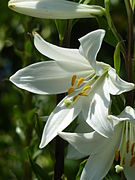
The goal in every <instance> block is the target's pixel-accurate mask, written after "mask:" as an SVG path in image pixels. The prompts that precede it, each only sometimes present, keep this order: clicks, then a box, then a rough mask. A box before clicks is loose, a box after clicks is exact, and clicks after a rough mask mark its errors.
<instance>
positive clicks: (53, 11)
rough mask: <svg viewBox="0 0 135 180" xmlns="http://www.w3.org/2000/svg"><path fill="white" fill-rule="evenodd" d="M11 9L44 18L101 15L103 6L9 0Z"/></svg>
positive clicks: (43, 0) (52, 0) (54, 0)
mask: <svg viewBox="0 0 135 180" xmlns="http://www.w3.org/2000/svg"><path fill="white" fill-rule="evenodd" d="M8 6H9V8H11V9H12V10H14V11H16V12H19V13H22V14H26V15H29V16H34V17H39V18H46V19H74V18H87V17H94V16H96V15H100V16H102V15H103V14H104V8H102V7H100V6H89V5H83V4H79V3H75V2H70V1H65V0H10V1H9V3H8Z"/></svg>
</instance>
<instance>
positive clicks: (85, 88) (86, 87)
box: [83, 86, 91, 91]
mask: <svg viewBox="0 0 135 180" xmlns="http://www.w3.org/2000/svg"><path fill="white" fill-rule="evenodd" d="M90 88H91V86H84V88H83V91H86V90H87V89H90Z"/></svg>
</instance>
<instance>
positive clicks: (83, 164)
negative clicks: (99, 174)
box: [76, 159, 87, 180]
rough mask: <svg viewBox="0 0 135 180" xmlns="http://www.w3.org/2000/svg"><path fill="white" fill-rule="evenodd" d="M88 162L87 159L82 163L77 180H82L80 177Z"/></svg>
mask: <svg viewBox="0 0 135 180" xmlns="http://www.w3.org/2000/svg"><path fill="white" fill-rule="evenodd" d="M86 161H87V159H85V160H84V161H83V162H81V163H80V167H79V171H78V173H77V176H76V180H80V176H81V173H82V170H83V168H84V166H85V164H86Z"/></svg>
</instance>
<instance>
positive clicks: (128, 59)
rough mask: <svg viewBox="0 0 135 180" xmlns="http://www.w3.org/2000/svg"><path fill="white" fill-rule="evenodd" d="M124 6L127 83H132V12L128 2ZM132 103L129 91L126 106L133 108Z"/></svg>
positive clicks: (131, 93)
mask: <svg viewBox="0 0 135 180" xmlns="http://www.w3.org/2000/svg"><path fill="white" fill-rule="evenodd" d="M125 6H126V10H127V16H128V46H127V50H126V72H127V81H129V82H133V79H132V59H133V47H134V41H133V11H132V7H131V4H130V0H125ZM133 103H134V92H133V91H130V92H128V93H127V96H126V105H130V106H133Z"/></svg>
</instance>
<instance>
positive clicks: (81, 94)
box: [79, 92, 88, 96]
mask: <svg viewBox="0 0 135 180" xmlns="http://www.w3.org/2000/svg"><path fill="white" fill-rule="evenodd" d="M79 96H88V94H87V93H86V92H81V93H79Z"/></svg>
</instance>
